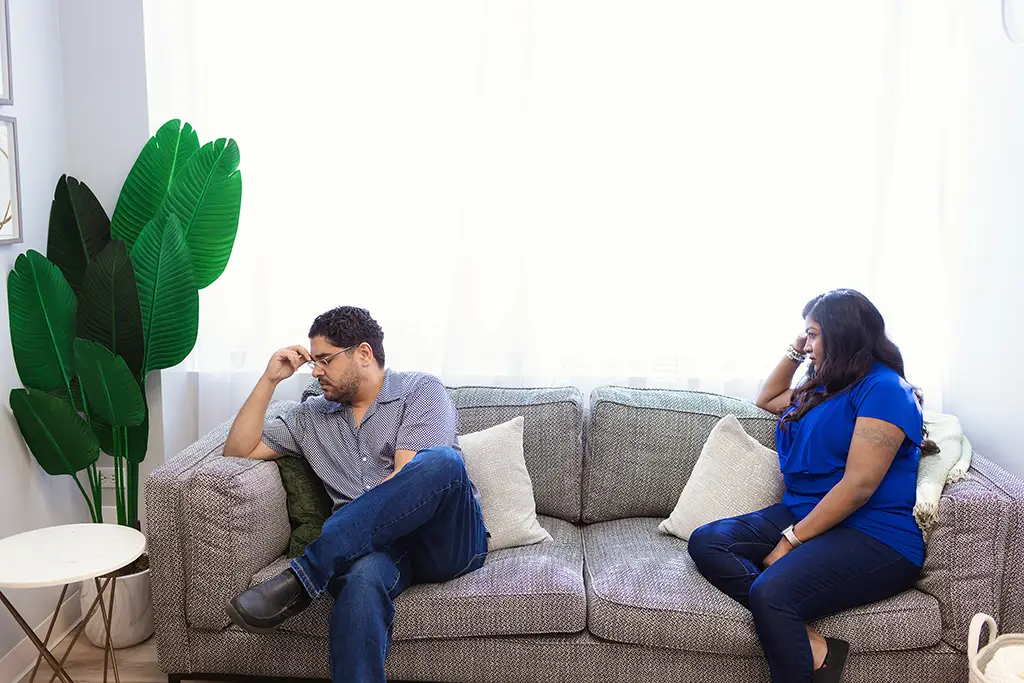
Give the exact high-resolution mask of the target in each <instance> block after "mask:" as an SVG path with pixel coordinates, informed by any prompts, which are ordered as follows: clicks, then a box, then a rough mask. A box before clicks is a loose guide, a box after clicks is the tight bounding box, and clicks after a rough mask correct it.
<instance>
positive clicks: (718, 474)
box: [658, 415, 785, 541]
mask: <svg viewBox="0 0 1024 683" xmlns="http://www.w3.org/2000/svg"><path fill="white" fill-rule="evenodd" d="M784 490H785V485H784V484H783V481H782V473H781V472H780V471H779V456H778V454H777V453H776V452H775V451H773V450H772V449H770V448H766V447H765V446H763V445H762V444H761V443H760V442H759V441H758V440H757V439H755V438H753V437H752V436H750V435H749V434H747V433H746V432H745V431H744V430H743V425H741V424H740V421H739V420H737V419H736V416H735V415H726V416H725V417H723V418H722V419H721V420H719V421H718V424H716V425H715V427H714V429H712V430H711V434H709V435H708V440H707V443H705V444H704V448H703V450H701V452H700V457H699V458H697V462H696V463H695V464H694V466H693V474H691V475H690V479H689V481H687V482H686V486H684V487H683V492H682V493H681V494H679V502H678V503H676V507H675V509H674V510H673V511H672V514H671V515H670V516H669V518H668V519H666V520H665V521H664V522H662V523H661V524H660V525H659V526H658V528H659V529H661V530H662V531H663V532H665V533H667V534H672V535H673V536H678V537H679V538H681V539H683V540H684V541H688V540H690V534H692V533H693V532H694V530H696V529H697V528H698V527H701V526H704V525H705V524H707V523H709V522H714V521H716V520H719V519H725V518H726V517H736V516H738V515H745V514H747V513H748V512H755V511H757V510H761V509H762V508H766V507H768V506H769V505H774V504H775V503H778V502H780V501H781V500H782V494H783V492H784Z"/></svg>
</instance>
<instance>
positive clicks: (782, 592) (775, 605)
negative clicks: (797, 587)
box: [750, 572, 796, 617]
mask: <svg viewBox="0 0 1024 683" xmlns="http://www.w3.org/2000/svg"><path fill="white" fill-rule="evenodd" d="M794 597H795V596H793V595H792V593H791V591H790V590H789V588H788V586H787V582H785V581H779V580H778V577H777V576H774V575H773V573H772V572H763V573H762V574H761V575H760V576H758V577H757V578H756V579H754V583H753V584H751V586H750V611H751V612H752V613H753V614H754V616H755V617H757V615H758V614H767V613H771V612H788V611H792V610H794V609H795V608H796V602H795V600H794V599H793V598H794Z"/></svg>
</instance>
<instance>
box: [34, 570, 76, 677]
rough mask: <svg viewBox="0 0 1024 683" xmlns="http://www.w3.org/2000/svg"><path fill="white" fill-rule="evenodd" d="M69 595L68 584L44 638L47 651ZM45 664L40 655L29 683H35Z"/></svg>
mask: <svg viewBox="0 0 1024 683" xmlns="http://www.w3.org/2000/svg"><path fill="white" fill-rule="evenodd" d="M67 594H68V584H66V583H65V584H64V588H62V589H61V591H60V597H59V598H57V607H56V608H55V609H54V610H53V619H50V627H49V628H47V629H46V637H45V638H43V647H45V648H46V649H47V650H49V649H50V636H51V635H53V627H54V626H55V625H56V623H57V617H58V616H59V615H60V608H61V607H63V606H64V596H65V595H67ZM42 663H43V656H42V655H39V656H38V657H36V665H35V666H33V667H32V675H31V676H29V678H28V683H35V680H36V672H37V671H39V665H40V664H42ZM60 664H61V666H64V661H63V660H61V662H60Z"/></svg>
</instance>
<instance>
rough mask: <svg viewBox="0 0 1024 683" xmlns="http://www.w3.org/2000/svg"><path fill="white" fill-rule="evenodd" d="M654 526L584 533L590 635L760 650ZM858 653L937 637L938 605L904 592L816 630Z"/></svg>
mask: <svg viewBox="0 0 1024 683" xmlns="http://www.w3.org/2000/svg"><path fill="white" fill-rule="evenodd" d="M659 521H660V520H658V519H652V518H634V519H622V520H617V521H612V522H605V523H601V524H594V525H592V526H588V527H584V531H583V540H584V547H585V548H586V579H587V605H588V611H589V615H588V627H589V630H590V632H591V633H593V634H594V635H596V636H597V637H599V638H604V639H606V640H613V641H617V642H620V643H632V644H636V645H652V646H656V647H667V648H675V649H682V650H693V651H697V652H706V653H715V654H734V655H737V656H756V655H759V654H760V653H761V646H760V644H759V642H758V639H757V633H756V632H755V631H754V622H753V619H752V618H751V616H750V612H749V611H747V610H746V609H745V608H744V607H742V606H741V605H740V604H739V603H738V602H736V601H735V600H733V599H732V598H730V597H728V596H727V595H725V594H724V593H722V592H721V591H719V590H718V589H717V588H715V587H714V586H712V585H711V584H710V583H708V582H707V580H706V579H705V578H704V577H703V576H701V574H700V572H698V571H697V568H696V566H694V564H693V561H692V560H691V559H690V556H689V554H688V553H687V551H686V542H685V541H682V540H680V539H678V538H676V537H674V536H667V535H664V534H662V533H660V532H659V531H658V522H659ZM814 627H815V628H817V629H818V630H819V631H820V632H821V633H822V634H823V635H825V636H828V637H835V638H843V639H844V640H848V641H849V642H850V644H851V647H852V649H853V650H854V651H856V652H884V651H891V650H910V649H916V648H924V647H930V646H932V645H935V644H936V643H938V642H939V640H940V638H941V636H942V621H941V618H940V615H939V604H938V601H937V600H936V599H935V598H933V597H932V596H930V595H926V594H925V593H922V592H920V591H918V590H913V589H912V590H909V591H906V592H904V593H901V594H900V595H898V596H895V597H893V598H890V599H888V600H883V601H881V602H876V603H872V604H869V605H864V606H862V607H858V608H856V609H853V610H849V611H847V612H842V613H840V614H836V615H833V616H831V617H826V618H824V619H820V620H818V621H817V622H815V623H814Z"/></svg>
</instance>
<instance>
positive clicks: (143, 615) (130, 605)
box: [81, 569, 153, 648]
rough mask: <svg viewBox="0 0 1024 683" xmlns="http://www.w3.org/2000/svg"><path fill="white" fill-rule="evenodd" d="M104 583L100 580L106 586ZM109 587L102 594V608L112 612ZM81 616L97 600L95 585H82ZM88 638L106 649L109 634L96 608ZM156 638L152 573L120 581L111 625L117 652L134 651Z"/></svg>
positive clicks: (86, 630)
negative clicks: (132, 647)
mask: <svg viewBox="0 0 1024 683" xmlns="http://www.w3.org/2000/svg"><path fill="white" fill-rule="evenodd" d="M104 582H105V579H103V578H101V579H100V585H103V583H104ZM110 588H111V587H110V586H107V588H106V590H104V591H103V605H104V607H105V608H106V609H109V608H110ZM81 599H82V616H83V617H84V616H85V615H86V614H88V613H89V608H90V607H91V606H92V601H93V600H95V599H96V582H95V581H93V580H91V579H90V580H89V581H83V582H82V598H81ZM85 635H86V637H87V638H88V639H89V641H90V642H91V643H92V644H93V645H95V646H96V647H100V648H102V647H105V646H106V642H107V631H106V628H105V627H104V624H103V614H102V612H101V611H100V608H99V607H97V608H96V612H94V613H93V615H92V618H91V619H90V620H89V623H87V624H86V625H85ZM151 635H153V599H152V594H151V592H150V582H149V569H145V570H143V571H141V572H139V573H137V574H130V575H128V576H120V577H118V578H117V588H116V590H115V591H114V616H113V619H111V621H110V640H111V642H112V643H113V645H114V647H115V648H122V647H131V646H132V645H137V644H139V643H141V642H142V641H144V640H146V639H147V638H149V637H150V636H151Z"/></svg>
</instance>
